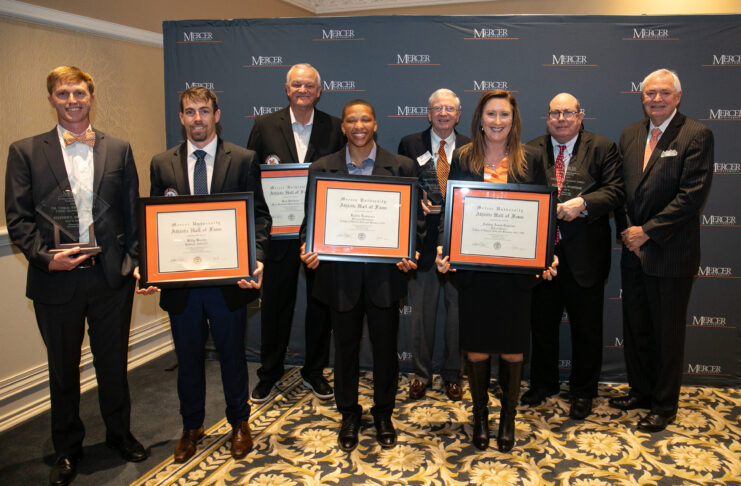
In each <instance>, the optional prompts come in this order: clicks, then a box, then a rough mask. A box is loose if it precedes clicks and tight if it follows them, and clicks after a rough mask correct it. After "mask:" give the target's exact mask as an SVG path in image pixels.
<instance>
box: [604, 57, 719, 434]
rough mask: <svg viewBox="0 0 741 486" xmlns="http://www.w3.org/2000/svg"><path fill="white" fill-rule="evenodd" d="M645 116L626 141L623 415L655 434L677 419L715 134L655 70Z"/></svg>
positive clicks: (672, 76) (644, 86) (616, 402)
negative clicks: (636, 413)
mask: <svg viewBox="0 0 741 486" xmlns="http://www.w3.org/2000/svg"><path fill="white" fill-rule="evenodd" d="M641 99H642V102H643V109H644V111H645V113H646V116H647V118H646V119H644V120H642V121H639V122H637V123H634V124H632V125H630V126H628V127H627V128H626V129H625V130H623V133H622V135H621V136H620V144H619V150H620V155H621V156H622V159H623V178H624V180H625V192H626V204H625V212H624V213H622V212H616V222H617V227H618V231H620V232H621V233H620V234H621V236H622V242H623V245H624V247H623V254H622V261H621V274H622V288H623V337H624V339H625V365H626V368H627V371H628V383H629V384H630V392H629V394H628V395H626V396H621V397H614V398H612V399H610V405H611V406H613V407H616V408H620V409H622V410H632V409H635V408H647V409H650V413H648V414H647V415H646V416H644V417H643V418H641V419H640V421H639V422H638V429H639V430H642V431H645V432H658V431H661V430H663V429H665V428H666V426H667V425H668V424H670V423H671V422H672V421H674V419H675V418H676V414H677V408H678V406H679V389H680V385H681V381H682V366H683V361H684V335H685V329H686V318H687V302H688V301H689V297H690V291H691V289H692V282H693V280H694V277H695V276H696V274H697V269H698V267H699V264H700V210H701V208H702V206H703V204H704V203H705V200H706V199H707V196H708V192H709V191H710V180H711V177H712V173H713V170H712V166H713V133H712V132H711V131H710V130H709V129H708V128H707V127H705V126H704V125H702V124H701V123H699V122H697V121H695V120H693V119H691V118H688V117H686V116H685V115H683V114H682V113H680V112H679V111H677V107H678V106H679V102H680V101H681V99H682V86H681V84H680V82H679V78H678V77H677V75H676V73H674V72H672V71H669V70H668V69H659V70H656V71H654V72H652V73H651V74H649V75H648V76H646V78H645V79H644V80H643V82H642V83H641Z"/></svg>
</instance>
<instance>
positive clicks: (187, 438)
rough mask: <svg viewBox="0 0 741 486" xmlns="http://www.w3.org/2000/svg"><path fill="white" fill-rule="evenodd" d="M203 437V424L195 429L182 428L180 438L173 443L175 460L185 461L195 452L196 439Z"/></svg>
mask: <svg viewBox="0 0 741 486" xmlns="http://www.w3.org/2000/svg"><path fill="white" fill-rule="evenodd" d="M201 437H203V426H200V427H199V428H197V429H184V430H183V435H182V436H181V437H180V440H179V441H178V443H177V444H175V454H174V456H175V462H185V461H187V460H188V459H190V458H191V457H193V454H195V453H196V444H197V443H198V439H200V438H201Z"/></svg>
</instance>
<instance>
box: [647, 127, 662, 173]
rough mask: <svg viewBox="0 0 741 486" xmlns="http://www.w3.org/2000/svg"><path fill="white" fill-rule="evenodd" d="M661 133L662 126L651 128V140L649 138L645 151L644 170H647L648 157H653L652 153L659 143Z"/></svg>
mask: <svg viewBox="0 0 741 486" xmlns="http://www.w3.org/2000/svg"><path fill="white" fill-rule="evenodd" d="M660 135H661V129H660V128H654V129H653V130H651V140H649V141H648V143H647V144H646V151H645V152H644V153H643V170H646V164H648V159H650V158H651V154H652V153H653V151H654V149H655V148H656V144H657V143H659V136H660Z"/></svg>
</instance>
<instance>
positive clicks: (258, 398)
mask: <svg viewBox="0 0 741 486" xmlns="http://www.w3.org/2000/svg"><path fill="white" fill-rule="evenodd" d="M273 388H275V383H274V382H270V381H266V380H260V382H259V383H258V384H257V386H256V387H255V389H254V390H252V394H251V395H250V400H251V401H252V402H253V403H262V402H265V401H267V400H268V398H270V395H271V392H272V391H273Z"/></svg>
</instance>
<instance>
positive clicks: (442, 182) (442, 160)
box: [437, 140, 450, 197]
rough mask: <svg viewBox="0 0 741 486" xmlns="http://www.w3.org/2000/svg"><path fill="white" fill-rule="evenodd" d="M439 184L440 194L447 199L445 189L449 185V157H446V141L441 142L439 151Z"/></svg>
mask: <svg viewBox="0 0 741 486" xmlns="http://www.w3.org/2000/svg"><path fill="white" fill-rule="evenodd" d="M437 155H438V157H437V184H438V185H439V186H440V193H441V194H442V195H443V197H445V187H446V185H447V183H448V173H449V172H450V168H449V167H448V156H447V155H445V140H440V148H439V149H438V150H437Z"/></svg>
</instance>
